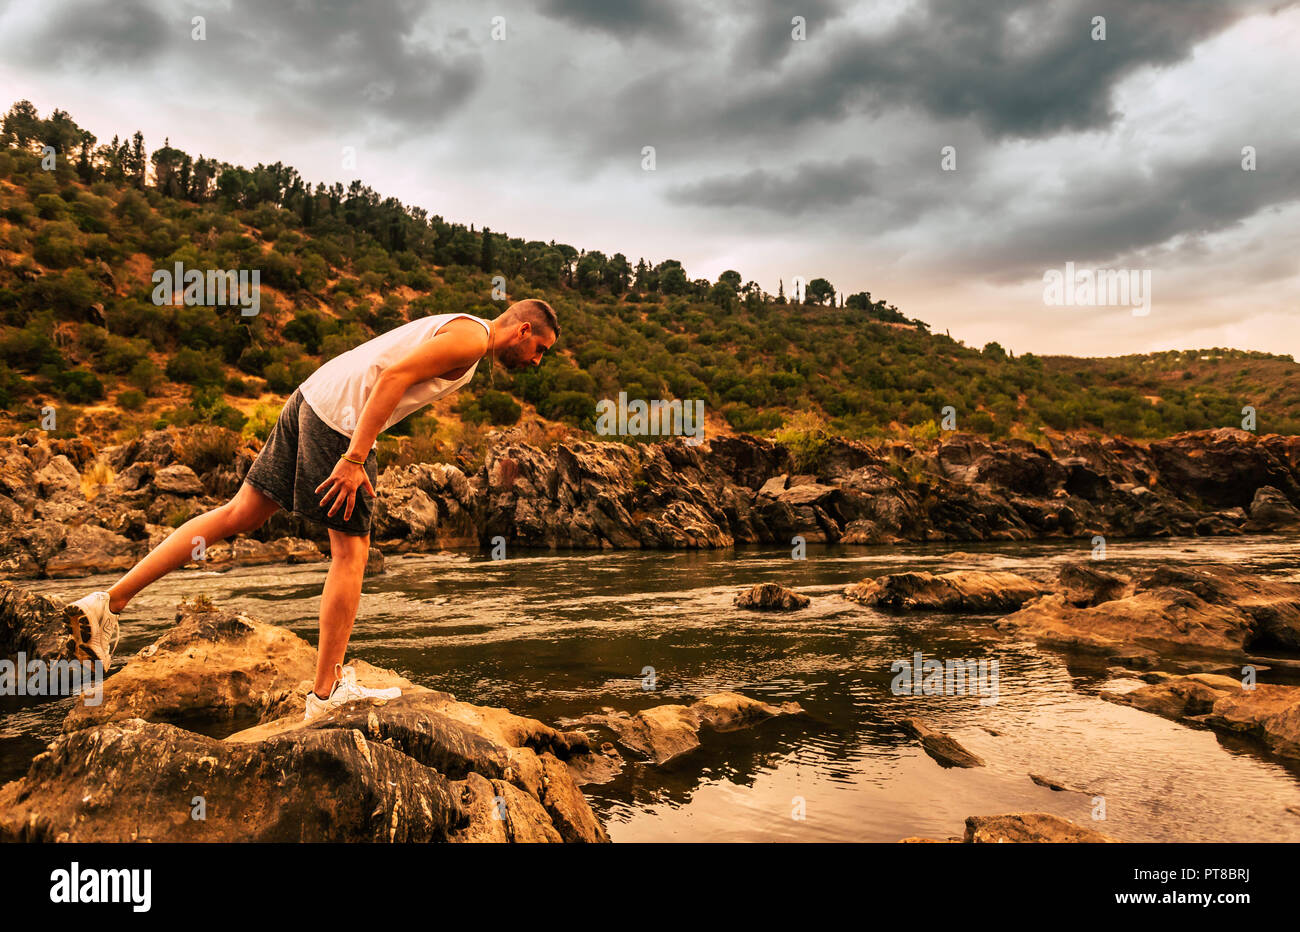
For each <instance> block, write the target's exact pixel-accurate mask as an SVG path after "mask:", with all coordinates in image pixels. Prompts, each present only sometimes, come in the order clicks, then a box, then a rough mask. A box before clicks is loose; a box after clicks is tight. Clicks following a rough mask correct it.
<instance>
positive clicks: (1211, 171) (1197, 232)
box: [956, 140, 1300, 280]
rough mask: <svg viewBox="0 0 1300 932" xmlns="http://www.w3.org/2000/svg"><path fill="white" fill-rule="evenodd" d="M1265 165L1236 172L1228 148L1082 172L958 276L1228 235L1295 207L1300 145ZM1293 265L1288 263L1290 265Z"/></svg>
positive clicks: (1018, 271)
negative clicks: (1267, 213)
mask: <svg viewBox="0 0 1300 932" xmlns="http://www.w3.org/2000/svg"><path fill="white" fill-rule="evenodd" d="M1266 152H1267V155H1268V163H1267V166H1263V165H1262V166H1261V167H1260V170H1257V171H1249V172H1248V171H1242V169H1241V161H1240V160H1241V156H1240V155H1239V154H1238V153H1236V152H1235V151H1234V150H1233V149H1232V148H1231V147H1230V146H1226V145H1225V146H1224V147H1223V148H1222V150H1220V151H1218V152H1213V153H1206V154H1204V155H1202V157H1200V158H1198V159H1195V160H1178V161H1175V160H1173V159H1168V160H1166V161H1165V162H1164V163H1162V164H1160V165H1157V166H1155V167H1154V168H1151V169H1145V168H1142V167H1138V166H1133V167H1130V168H1128V169H1123V170H1110V171H1105V172H1096V171H1092V172H1091V173H1089V171H1090V170H1088V169H1084V170H1081V171H1080V172H1079V173H1077V175H1076V176H1075V177H1072V178H1070V179H1069V181H1068V187H1067V192H1066V193H1065V194H1064V195H1063V196H1062V197H1061V198H1060V199H1058V200H1054V201H1053V202H1052V203H1051V205H1050V207H1049V208H1048V209H1046V210H1044V211H1043V212H1042V213H1041V214H1040V215H1039V216H1037V217H1035V218H1033V219H1032V220H1030V221H1028V222H1023V223H1012V224H1010V225H1009V226H1008V227H1006V228H1004V229H1003V231H1002V233H1003V235H1000V236H999V237H998V238H997V239H996V240H995V241H991V243H990V245H989V246H987V247H983V248H980V247H976V248H974V249H972V250H970V251H968V252H967V251H965V250H963V252H965V256H964V258H962V259H959V260H956V264H957V265H958V266H960V267H961V268H962V269H963V270H971V269H976V268H984V269H985V270H989V269H996V270H997V274H996V276H995V277H999V278H1002V279H1004V280H1009V279H1013V278H1015V277H1016V276H1019V275H1026V274H1036V272H1038V271H1041V270H1042V269H1043V268H1044V267H1055V266H1059V265H1060V264H1061V263H1063V262H1066V261H1083V262H1106V261H1109V260H1114V259H1123V258H1125V257H1131V256H1133V255H1134V254H1135V253H1139V252H1141V251H1143V250H1148V249H1151V248H1154V247H1158V246H1161V245H1163V244H1167V243H1170V242H1171V241H1173V240H1175V239H1177V238H1178V237H1187V238H1189V239H1192V240H1194V239H1196V238H1198V237H1201V236H1204V235H1207V234H1212V233H1217V232H1221V231H1223V230H1226V229H1230V228H1232V227H1233V226H1235V225H1237V224H1239V223H1241V222H1242V221H1244V220H1246V219H1247V218H1249V217H1251V216H1253V215H1255V214H1257V213H1258V212H1259V211H1261V210H1263V209H1265V208H1268V207H1279V206H1282V205H1285V204H1289V203H1295V202H1300V143H1298V142H1296V141H1294V140H1292V141H1290V142H1288V143H1285V144H1283V145H1281V146H1279V147H1277V148H1274V149H1269V150H1266ZM1293 266H1294V264H1293Z"/></svg>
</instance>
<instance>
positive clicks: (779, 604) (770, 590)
mask: <svg viewBox="0 0 1300 932" xmlns="http://www.w3.org/2000/svg"><path fill="white" fill-rule="evenodd" d="M811 601H812V600H811V599H809V598H808V596H806V595H800V594H799V593H797V592H795V591H794V590H792V589H787V588H786V587H785V586H778V585H777V584H776V583H759V584H758V585H757V586H754V587H753V588H751V589H746V590H744V591H743V592H738V593H736V596H735V598H734V599H732V603H733V604H734V605H735V606H736V608H748V609H754V610H757V611H781V612H788V611H791V610H793V609H799V608H807V607H808V605H809V603H810V602H811Z"/></svg>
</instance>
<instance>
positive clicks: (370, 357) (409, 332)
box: [299, 314, 492, 437]
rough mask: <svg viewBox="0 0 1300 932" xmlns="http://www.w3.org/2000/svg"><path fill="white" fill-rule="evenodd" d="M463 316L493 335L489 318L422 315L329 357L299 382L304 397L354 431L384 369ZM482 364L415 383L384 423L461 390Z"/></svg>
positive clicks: (333, 423) (324, 416)
mask: <svg viewBox="0 0 1300 932" xmlns="http://www.w3.org/2000/svg"><path fill="white" fill-rule="evenodd" d="M457 317H468V318H469V319H470V320H477V321H478V322H479V323H480V324H482V325H483V328H484V329H485V330H487V332H488V336H489V337H490V336H491V334H492V328H491V327H490V326H489V324H488V322H487V321H486V320H483V319H482V318H480V317H475V316H473V315H472V314H437V315H435V316H433V317H421V318H419V319H417V320H413V321H411V322H410V323H407V324H402V326H400V327H397V328H395V329H393V330H390V331H388V332H387V333H385V334H382V335H380V336H377V337H375V338H374V339H373V340H368V341H367V342H365V343H362V344H361V345H360V346H357V347H354V348H353V349H350V350H348V351H347V352H346V353H343V354H341V355H339V356H335V357H334V358H333V359H331V360H330V361H329V362H327V363H325V365H323V366H321V367H320V368H319V369H317V370H316V371H315V372H313V373H312V374H311V376H310V377H308V379H307V381H305V382H303V383H302V385H301V386H299V390H300V391H301V392H302V397H303V400H304V401H306V402H307V404H309V405H310V406H311V409H312V410H313V411H315V412H316V414H317V416H318V417H319V418H320V419H321V420H322V421H324V422H325V423H326V424H328V425H329V426H330V427H332V428H334V429H335V430H337V431H338V432H339V433H341V434H345V435H347V436H349V437H351V436H352V431H353V430H355V429H356V426H357V421H359V420H361V412H362V410H363V409H364V408H365V406H366V399H367V398H369V397H370V391H371V389H373V388H374V387H375V382H376V380H377V379H378V378H379V374H380V373H381V372H383V371H384V370H385V369H387V368H388V367H389V366H391V365H393V364H394V363H396V362H398V361H400V360H401V359H402V358H404V357H405V356H407V355H408V354H409V353H410V352H411V351H412V350H414V349H415V348H416V347H417V346H419V345H420V344H421V343H423V342H424V341H425V340H428V339H431V338H432V337H433V336H434V334H436V333H437V332H438V331H439V330H441V329H442V327H443V324H445V323H447V322H448V321H451V320H455V319H456V318H457ZM476 369H478V363H477V362H476V363H474V365H472V366H470V367H469V369H468V371H466V373H465V374H464V375H462V376H461V377H460V378H458V379H454V380H453V379H429V380H428V381H426V382H417V383H415V384H414V385H412V386H411V387H410V388H408V389H407V390H406V392H405V394H403V395H402V397H401V398H400V399H399V400H398V402H397V407H396V408H394V409H393V413H392V415H391V416H390V417H389V418H388V421H387V422H386V423H385V424H384V426H383V429H384V430H387V429H388V428H390V427H392V426H393V425H394V424H396V423H397V422H398V421H400V420H401V419H402V418H404V417H406V416H407V415H408V414H410V413H411V412H412V411H415V410H417V409H419V408H423V407H424V406H425V405H427V404H429V403H430V402H431V401H434V400H435V399H438V398H441V397H442V396H443V395H447V394H450V393H451V392H454V391H456V390H457V389H458V388H460V387H461V386H462V385H465V384H466V383H468V382H469V380H470V379H472V378H473V377H474V371H475V370H476Z"/></svg>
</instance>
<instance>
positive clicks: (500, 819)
mask: <svg viewBox="0 0 1300 932" xmlns="http://www.w3.org/2000/svg"><path fill="white" fill-rule="evenodd" d="M0 610H2V611H0V615H2V616H3V631H4V633H5V641H4V643H3V644H2V645H0V647H3V652H4V653H5V654H6V655H12V654H13V653H15V651H16V650H17V649H20V647H21V646H26V647H28V648H31V649H34V650H36V652H37V653H36V654H35V655H34V656H35V657H36V658H40V659H46V660H52V659H57V658H58V657H59V656H61V652H60V649H61V644H60V645H57V646H55V645H54V644H53V641H52V640H51V637H52V632H54V631H56V630H57V629H58V627H59V621H58V619H59V617H60V613H61V611H62V606H61V605H60V604H59V603H57V602H56V601H54V600H50V599H45V598H42V597H39V596H32V595H30V594H28V593H25V592H24V591H23V590H21V589H18V588H16V587H12V586H4V587H3V588H0ZM315 664H316V652H315V649H314V648H312V647H311V645H309V644H308V643H307V642H306V641H304V640H302V639H301V638H299V637H297V636H296V635H294V634H293V633H291V632H289V631H286V630H285V629H283V628H278V627H276V626H273V625H267V624H263V623H262V622H259V621H257V620H256V619H253V618H250V617H248V616H247V615H243V614H236V613H231V612H226V611H222V610H220V609H219V608H217V607H216V606H214V605H213V604H211V603H210V602H207V601H202V602H198V603H193V604H190V603H186V604H182V605H181V606H180V608H179V610H178V612H177V617H176V624H175V626H174V627H173V628H171V629H170V630H169V631H167V633H166V634H164V635H163V636H162V637H161V638H159V639H158V640H157V641H155V642H154V643H153V644H150V645H149V646H148V647H146V648H144V649H143V650H141V651H140V652H139V653H137V654H136V655H134V656H132V657H130V658H128V659H127V662H126V664H125V667H124V668H123V669H121V670H120V671H118V672H117V673H116V674H115V675H113V676H111V677H109V678H107V679H106V680H105V681H104V683H103V688H102V693H101V694H100V695H99V696H98V701H97V703H95V704H91V703H89V702H84V701H78V702H76V703H75V704H74V705H73V707H72V709H71V711H70V712H69V713H68V715H67V717H66V719H65V720H64V723H63V733H62V734H61V735H60V736H59V737H58V738H57V739H56V740H55V741H54V742H53V743H52V744H51V745H50V746H49V747H48V748H47V750H46V751H45V752H44V753H42V754H40V755H38V756H37V757H36V758H35V759H34V760H33V761H32V765H31V768H30V770H29V771H28V773H27V775H26V776H25V777H24V778H22V779H20V780H16V781H14V782H12V783H9V784H7V785H5V786H4V787H2V788H0V840H4V841H114V842H120V841H386V842H395V841H409V842H415V841H448V842H560V841H563V842H603V841H608V840H609V839H608V835H607V834H606V832H605V829H604V827H603V826H602V825H601V824H600V821H599V820H598V819H597V817H596V815H595V814H594V813H593V812H592V810H591V807H590V806H589V805H588V803H587V801H586V799H585V798H584V796H583V794H582V791H581V789H580V787H581V786H582V785H584V784H587V783H594V782H603V781H605V780H608V779H611V778H612V777H613V776H614V775H616V774H617V773H618V772H619V770H621V769H622V768H623V767H624V766H627V765H628V764H635V765H638V766H654V765H657V764H660V763H663V762H665V761H667V760H669V759H670V758H673V757H676V756H679V755H680V754H683V753H686V752H687V751H689V750H691V749H692V748H693V747H697V746H699V743H700V733H701V730H702V729H707V730H709V731H734V730H737V729H742V728H749V727H753V726H755V725H757V724H759V723H760V722H762V721H764V720H765V719H767V718H770V717H773V716H775V715H790V714H799V713H800V712H801V711H802V710H800V709H799V707H798V706H797V705H795V704H793V703H789V704H786V705H783V706H780V707H775V706H769V705H767V704H765V703H762V702H758V701H756V700H753V699H749V698H747V697H745V696H741V695H739V694H736V693H718V694H714V695H711V696H707V697H704V698H702V699H700V700H699V701H697V702H696V703H694V704H693V705H691V706H689V707H688V706H674V705H664V706H658V707H655V708H653V709H649V710H645V711H642V712H638V713H635V715H630V716H629V715H627V714H626V713H621V714H620V715H611V714H609V713H612V712H613V710H606V714H604V715H602V716H596V717H593V720H592V722H591V723H589V724H590V725H591V726H592V727H591V728H590V730H591V731H592V732H600V731H602V730H603V729H605V728H607V727H608V728H609V729H610V730H611V731H612V733H613V734H614V735H615V736H616V741H617V742H618V743H619V744H621V745H622V746H623V747H624V749H625V750H627V751H629V752H630V753H631V755H632V756H631V757H630V758H625V757H624V755H623V754H621V753H620V752H619V751H618V749H617V748H615V747H614V746H613V744H611V743H609V742H602V743H597V740H596V739H595V738H593V737H592V736H591V735H590V734H588V732H586V731H583V730H579V729H571V730H561V729H557V728H552V727H550V726H548V725H545V724H543V723H542V722H539V721H537V720H535V719H530V718H526V717H523V716H519V715H515V714H513V713H511V712H508V711H506V710H504V709H499V708H492V707H487V706H478V705H474V704H471V703H467V702H461V701H458V700H457V699H456V698H455V696H453V695H451V694H450V693H446V692H442V691H438V690H431V689H427V688H425V687H422V686H418V685H416V684H413V683H411V682H409V681H408V680H406V679H405V678H403V677H402V676H400V675H399V674H397V673H395V672H394V671H391V670H384V669H381V668H377V667H373V666H371V665H369V664H366V663H364V662H362V661H358V662H356V664H355V665H356V667H357V669H358V676H359V679H360V680H361V682H362V683H363V684H365V685H368V686H373V687H385V686H398V687H400V688H401V689H402V695H401V696H400V697H399V698H397V699H393V700H390V701H386V702H385V701H378V700H372V701H359V702H353V703H349V704H348V705H347V706H344V707H343V708H341V709H338V710H336V711H333V712H331V713H329V714H327V715H324V716H322V717H321V718H319V719H316V720H314V721H312V722H309V723H304V722H303V721H302V706H303V697H304V696H305V695H306V692H307V690H308V689H310V686H311V678H312V676H313V675H314V671H315Z"/></svg>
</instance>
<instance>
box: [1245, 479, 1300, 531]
mask: <svg viewBox="0 0 1300 932" xmlns="http://www.w3.org/2000/svg"><path fill="white" fill-rule="evenodd" d="M1246 527H1247V530H1250V531H1254V532H1262V531H1293V530H1295V529H1296V528H1300V508H1296V506H1295V505H1293V504H1291V502H1290V500H1289V499H1287V497H1286V496H1285V495H1283V494H1282V493H1281V492H1280V491H1279V490H1278V489H1275V488H1273V487H1272V486H1269V485H1265V486H1260V487H1259V488H1258V489H1256V490H1255V497H1254V498H1253V499H1252V500H1251V502H1250V521H1249V522H1248V523H1247V525H1246Z"/></svg>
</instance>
